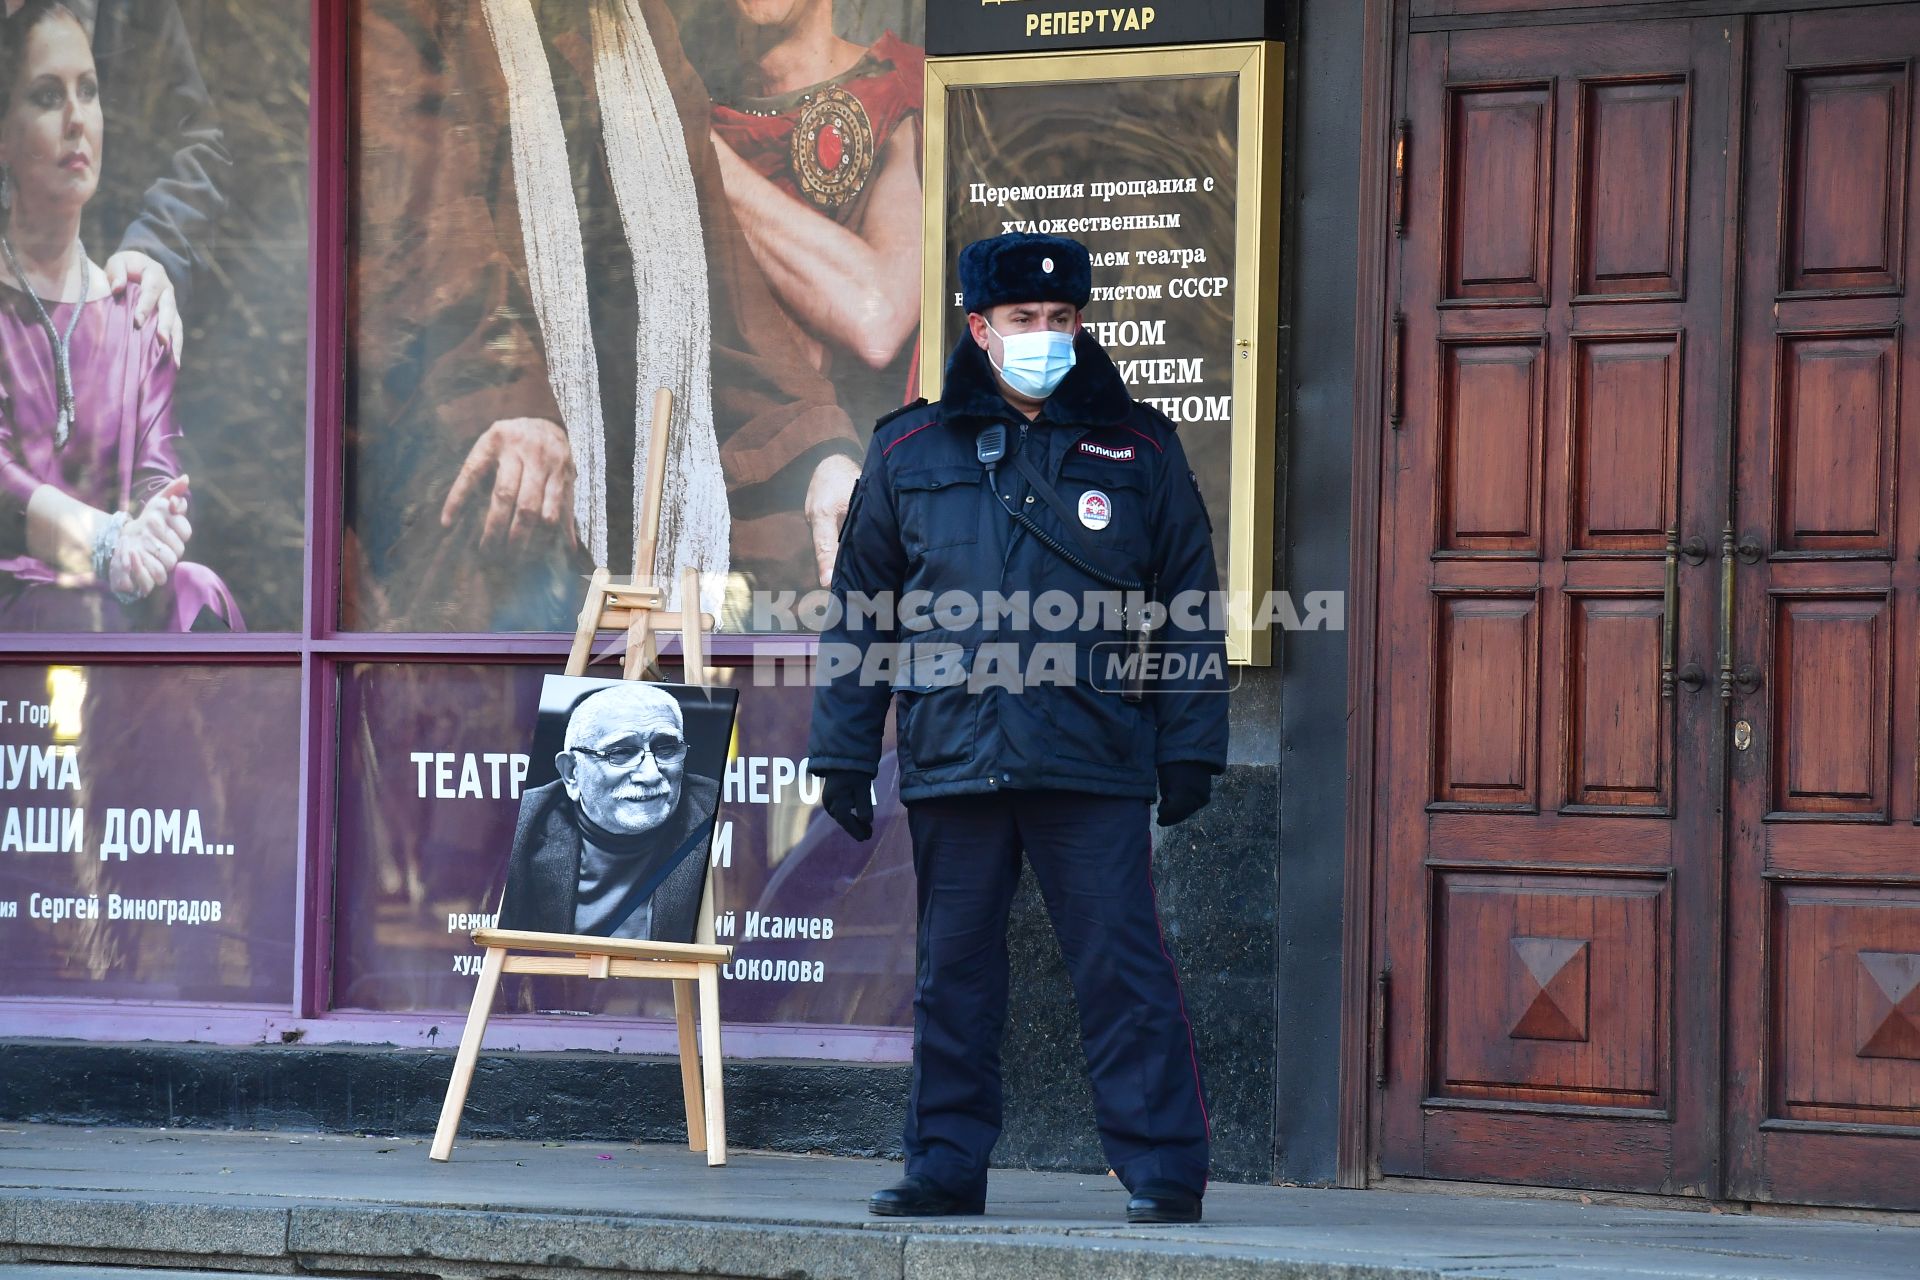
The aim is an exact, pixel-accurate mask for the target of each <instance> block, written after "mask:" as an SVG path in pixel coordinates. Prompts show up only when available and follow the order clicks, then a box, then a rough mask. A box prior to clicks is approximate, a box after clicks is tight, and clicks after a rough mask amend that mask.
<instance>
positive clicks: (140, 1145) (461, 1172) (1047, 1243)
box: [0, 1127, 1920, 1280]
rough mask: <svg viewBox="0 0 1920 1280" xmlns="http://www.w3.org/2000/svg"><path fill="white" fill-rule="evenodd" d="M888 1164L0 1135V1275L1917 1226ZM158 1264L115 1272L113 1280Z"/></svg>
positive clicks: (1784, 1271)
mask: <svg viewBox="0 0 1920 1280" xmlns="http://www.w3.org/2000/svg"><path fill="white" fill-rule="evenodd" d="M898 1174H899V1166H898V1165H897V1164H889V1163H887V1162H883V1161H865V1160H846V1159H837V1158H831V1157H825V1156H789V1155H773V1154H763V1153H751V1152H745V1153H736V1154H735V1155H734V1156H733V1159H732V1160H731V1162H730V1163H729V1164H728V1165H727V1166H726V1167H725V1168H720V1169H709V1168H708V1167H707V1165H706V1162H705V1159H704V1157H701V1156H698V1155H694V1154H692V1153H690V1152H688V1151H686V1150H684V1149H680V1148H671V1147H658V1146H649V1147H641V1146H620V1145H610V1144H600V1143H564V1144H561V1143H552V1144H542V1143H517V1142H473V1143H464V1144H462V1145H461V1146H460V1147H459V1148H458V1149H457V1150H456V1151H455V1153H454V1159H453V1162H452V1163H451V1164H448V1165H435V1164H432V1163H430V1162H429V1161H428V1160H427V1158H426V1144H425V1142H424V1141H421V1140H417V1139H411V1138H406V1139H400V1138H378V1137H340V1136H333V1135H320V1134H289V1133H273V1134H260V1133H193V1132H171V1131H166V1130H105V1129H102V1130H84V1129H73V1128H53V1127H16V1128H0V1280H77V1277H80V1276H88V1277H100V1278H101V1280H111V1278H112V1277H114V1276H118V1275H124V1276H125V1277H126V1278H127V1280H161V1278H162V1277H166V1280H172V1277H170V1276H168V1274H167V1273H168V1270H169V1269H170V1270H171V1271H172V1272H174V1273H175V1274H177V1275H180V1276H182V1277H185V1276H194V1277H199V1276H204V1275H206V1274H207V1273H208V1272H209V1271H225V1272H230V1273H235V1274H234V1275H232V1276H231V1277H230V1280H243V1277H255V1276H265V1275H276V1276H277V1275H328V1276H344V1277H405V1278H407V1280H482V1278H486V1280H504V1278H507V1277H523V1278H525V1280H549V1278H551V1280H611V1278H612V1277H661V1278H675V1280H678V1278H682V1277H696V1276H697V1277H713V1278H716V1280H960V1278H961V1277H967V1278H969V1280H976V1278H977V1280H1034V1278H1038V1277H1047V1278H1054V1277H1057V1278H1059V1280H1133V1278H1139V1280H1149V1278H1151V1280H1282V1278H1285V1280H1602V1278H1603V1277H1605V1278H1607V1280H1619V1278H1621V1277H1626V1278H1629V1280H1631V1278H1633V1277H1649V1278H1651V1277H1660V1278H1661V1280H1833V1278H1834V1277H1843V1276H1844V1277H1850V1278H1858V1280H1913V1278H1914V1277H1916V1276H1920V1228H1916V1227H1914V1226H1909V1225H1905V1224H1897V1223H1886V1222H1832V1221H1818V1220H1804V1219H1791V1218H1776V1217H1761V1216H1748V1215H1740V1214H1723V1213H1715V1214H1708V1213H1697V1212H1678V1211H1674V1210H1653V1209H1645V1208H1635V1207H1631V1206H1619V1205H1604V1204H1581V1203H1578V1202H1567V1201H1549V1200H1537V1199H1495V1198H1489V1197H1486V1196H1483V1195H1473V1196H1451V1195H1445V1194H1433V1193H1418V1194H1408V1193H1404V1192H1392V1191H1366V1192H1343V1191H1320V1190H1308V1189H1300V1188H1283V1187H1249V1186H1231V1185H1216V1186H1215V1187H1214V1188H1213V1189H1212V1190H1211V1191H1210V1192H1209V1194H1208V1196H1207V1202H1206V1204H1207V1222H1206V1223H1205V1224H1203V1225H1201V1226H1198V1227H1173V1228H1164V1227H1160V1228H1129V1227H1127V1226H1126V1225H1125V1223H1124V1222H1123V1221H1122V1210H1123V1208H1124V1203H1125V1195H1124V1192H1122V1191H1121V1189H1120V1188H1119V1186H1118V1184H1116V1183H1115V1182H1113V1181H1112V1180H1111V1179H1107V1178H1096V1177H1088V1176H1084V1175H1076V1174H1059V1173H1034V1172H1025V1171H997V1172H996V1173H995V1174H994V1178H993V1184H992V1187H991V1189H990V1192H989V1198H988V1216H986V1217H984V1218H966V1219H941V1220H932V1221H918V1222H916V1221H903V1220H898V1219H875V1218H872V1217H869V1216H868V1215H867V1213H866V1212H865V1198H866V1195H867V1193H868V1192H869V1191H871V1190H872V1189H873V1188H875V1187H878V1186H881V1185H884V1184H886V1183H888V1182H890V1181H892V1180H893V1179H894V1178H896V1177H897V1176H898ZM132 1267H140V1268H151V1269H160V1270H158V1271H157V1272H156V1270H145V1271H125V1272H122V1271H120V1270H118V1269H119V1268H132Z"/></svg>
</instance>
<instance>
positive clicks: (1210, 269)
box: [921, 32, 1282, 663]
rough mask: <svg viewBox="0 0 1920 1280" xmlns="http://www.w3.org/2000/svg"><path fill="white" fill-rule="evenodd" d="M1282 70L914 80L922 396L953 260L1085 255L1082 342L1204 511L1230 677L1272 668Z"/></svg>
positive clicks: (1257, 50)
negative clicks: (1014, 249)
mask: <svg viewBox="0 0 1920 1280" xmlns="http://www.w3.org/2000/svg"><path fill="white" fill-rule="evenodd" d="M1121 34H1123V35H1124V34H1125V33H1121ZM1041 35H1045V33H1044V32H1042V33H1041ZM1132 38H1135V39H1138V38H1140V37H1139V36H1134V37H1132ZM1036 43H1038V37H1037V38H1036ZM1281 59H1282V46H1281V45H1279V44H1277V43H1272V42H1261V41H1253V42H1243V43H1237V44H1235V43H1229V44H1216V45H1206V46H1191V47H1185V48H1172V49H1148V50H1119V51H1103V52H1076V53H1029V54H1018V55H997V56H993V57H954V58H938V59H934V60H933V61H931V62H930V63H929V64H928V77H927V86H928V88H927V136H928V166H927V168H928V173H929V174H931V175H934V176H935V178H936V179H937V183H936V185H935V188H934V189H933V190H931V191H930V192H929V193H928V197H929V198H928V201H927V211H926V229H925V233H926V240H925V242H926V245H927V251H926V256H925V259H924V268H923V270H924V275H925V284H924V288H925V296H926V299H927V310H926V312H925V313H924V316H923V319H922V333H921V372H922V378H921V383H922V393H923V394H925V395H926V396H928V398H930V399H931V398H934V397H936V396H938V394H939V388H940V383H941V372H942V368H943V362H944V360H945V359H946V355H947V353H949V352H951V350H952V349H953V345H954V343H955V342H956V341H958V340H959V339H960V336H961V335H962V334H963V333H964V332H965V328H966V315H965V312H964V310H963V308H962V306H961V304H960V284H959V279H958V275H957V272H956V267H955V263H956V262H957V259H958V255H959V251H960V249H961V248H962V247H963V246H965V245H966V244H968V243H969V242H971V241H974V240H978V239H981V238H984V237H987V236H993V235H1000V234H1003V233H1005V232H1010V231H1032V232H1044V233H1050V234H1056V235H1066V236H1071V237H1073V238H1074V239H1077V240H1080V241H1082V242H1083V243H1085V244H1086V245H1087V247H1088V248H1089V249H1090V250H1092V253H1093V278H1094V289H1093V299H1092V302H1091V303H1090V304H1089V305H1088V307H1087V310H1086V322H1087V325H1088V327H1089V328H1090V329H1091V331H1092V332H1093V334H1094V336H1095V337H1097V338H1098V339H1099V340H1100V342H1101V343H1102V345H1104V346H1105V347H1106V348H1107V350H1108V351H1109V352H1110V353H1111V354H1112V355H1113V357H1114V361H1115V363H1116V364H1117V365H1118V366H1119V368H1120V373H1121V376H1122V377H1123V378H1125V379H1126V381H1127V384H1128V386H1129V388H1130V389H1131V390H1132V392H1133V395H1134V397H1135V398H1136V399H1139V400H1143V401H1145V402H1147V403H1148V404H1151V405H1153V406H1154V407H1155V408H1157V409H1159V410H1160V411H1161V412H1162V413H1164V414H1166V416H1167V417H1168V418H1169V419H1171V420H1172V421H1173V422H1174V423H1175V424H1176V426H1177V428H1178V430H1179V432H1180V441H1181V445H1182V447H1183V448H1184V449H1185V450H1186V454H1187V458H1188V460H1189V461H1190V462H1191V463H1192V465H1193V468H1194V473H1195V475H1196V476H1197V477H1198V479H1199V482H1200V487H1201V491H1202V492H1203V493H1204V494H1205V495H1206V499H1207V507H1208V511H1209V513H1210V515H1211V518H1212V521H1213V532H1214V551H1215V555H1216V556H1217V558H1218V561H1219V569H1220V581H1221V584H1222V586H1223V587H1225V588H1226V589H1227V590H1228V591H1229V592H1230V593H1231V595H1232V598H1233V599H1234V601H1235V602H1236V604H1237V605H1239V606H1240V609H1241V612H1239V613H1237V614H1236V615H1235V621H1234V622H1232V623H1231V624H1230V625H1229V627H1228V629H1227V651H1228V657H1229V658H1230V659H1231V660H1232V661H1235V662H1254V663H1264V662H1267V661H1269V660H1270V657H1271V642H1270V633H1269V631H1268V629H1266V628H1264V627H1259V626H1256V625H1253V622H1254V620H1256V619H1257V618H1258V617H1259V614H1260V605H1261V602H1262V600H1263V598H1264V596H1265V594H1266V591H1267V589H1268V587H1269V586H1270V585H1271V581H1272V562H1273V542H1272V536H1273V535H1272V531H1273V457H1274V435H1275V416H1274V414H1275V404H1276V400H1275V380H1276V364H1275V352H1276V350H1277V344H1278V340H1279V334H1278V333H1277V332H1276V330H1275V325H1276V323H1277V314H1278V312H1277V299H1278V289H1279V276H1278V269H1279V268H1278V263H1279V256H1280V254H1279V249H1280V242H1279V234H1278V215H1279V209H1280V199H1279V147H1278V144H1277V139H1278V138H1279V130H1280V119H1279V103H1280V90H1281Z"/></svg>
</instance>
